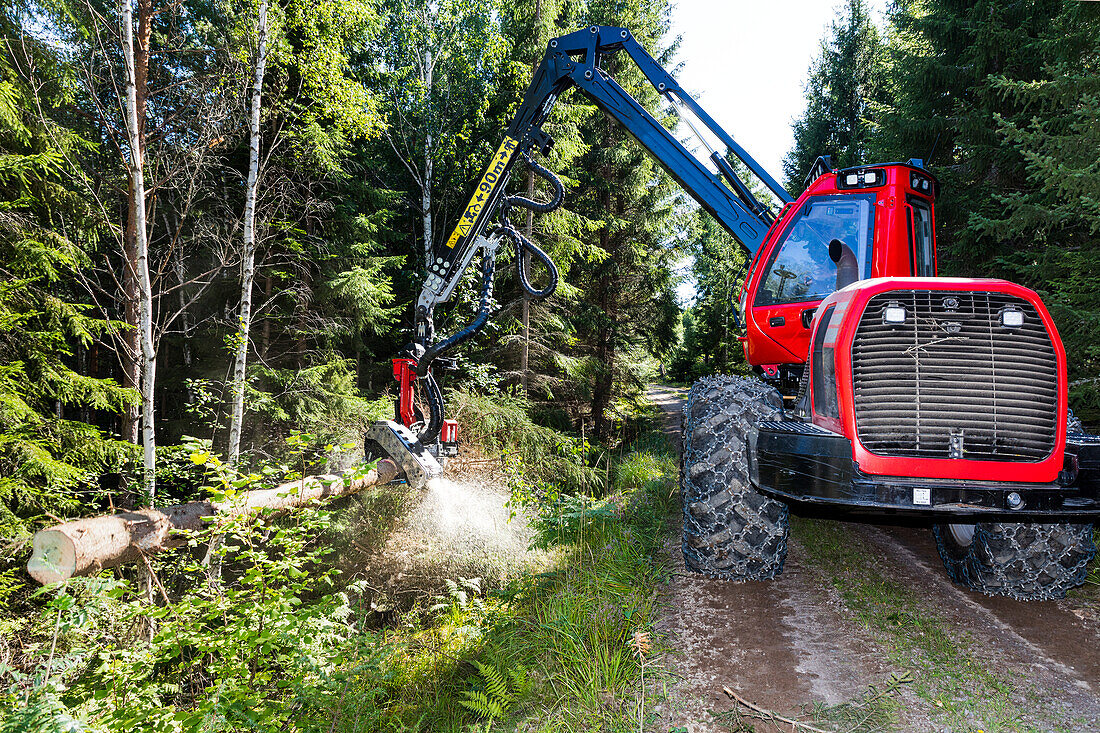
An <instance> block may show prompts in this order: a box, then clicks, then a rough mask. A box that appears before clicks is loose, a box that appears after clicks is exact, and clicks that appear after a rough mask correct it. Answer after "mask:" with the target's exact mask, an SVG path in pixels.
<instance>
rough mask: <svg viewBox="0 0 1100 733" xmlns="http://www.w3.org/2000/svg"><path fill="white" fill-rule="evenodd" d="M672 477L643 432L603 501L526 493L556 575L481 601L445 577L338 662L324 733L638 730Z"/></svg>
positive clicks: (657, 439)
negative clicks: (337, 691) (339, 687)
mask: <svg viewBox="0 0 1100 733" xmlns="http://www.w3.org/2000/svg"><path fill="white" fill-rule="evenodd" d="M523 427H524V426H523V425H522V424H521V425H520V426H519V428H518V429H517V428H516V426H515V425H513V426H512V427H511V429H512V430H513V431H517V430H518V432H519V433H520V434H522V432H523V430H522V428H523ZM676 471H677V467H676V458H675V452H674V450H673V448H672V446H671V445H670V444H669V443H668V441H667V439H666V438H664V436H661V435H657V434H653V433H646V434H643V435H642V436H641V437H640V438H638V439H637V440H635V442H634V443H633V444H632V445H630V446H627V447H625V448H624V450H623V451H622V453H621V458H619V459H617V461H616V463H615V465H614V470H613V472H612V475H613V477H614V478H613V481H612V486H611V487H610V488H611V491H610V493H608V495H605V496H603V497H599V498H597V497H593V496H590V495H585V494H575V493H574V494H566V493H554V492H546V491H540V492H536V494H535V496H538V497H539V498H538V500H537V501H536V502H535V505H534V506H533V507H531V508H532V509H533V510H534V511H535V513H536V516H537V519H536V529H537V542H538V543H539V544H542V545H544V546H556V547H558V548H559V549H560V551H561V558H562V561H561V562H560V563H559V564H558V565H557V567H556V568H555V569H553V570H551V571H549V572H546V573H543V574H541V575H537V576H523V577H517V578H514V579H512V580H511V581H510V582H508V583H507V584H506V585H505V586H504V587H503V588H501V589H499V590H496V591H492V592H484V591H483V587H482V584H481V582H480V579H455V580H454V581H452V582H451V583H450V584H449V585H448V589H447V591H446V592H445V593H443V594H441V595H439V596H438V597H436V598H435V599H433V600H431V601H430V602H420V603H417V604H416V605H415V606H414V607H413V608H412V610H410V611H408V612H407V613H405V614H403V615H402V616H401V617H400V619H399V620H398V621H397V622H396V623H395V624H393V625H392V626H390V627H389V628H387V629H384V630H381V631H378V632H377V633H376V634H375V635H373V636H372V637H371V638H370V639H369V640H366V643H363V644H361V645H360V648H359V654H358V655H356V656H355V658H354V659H353V660H352V661H350V662H349V663H348V665H347V670H345V671H346V673H347V677H348V679H352V680H354V682H353V683H352V685H351V686H350V687H349V688H348V689H347V691H346V693H345V694H344V696H343V698H342V703H341V705H340V706H339V707H338V709H336V710H335V711H334V714H333V716H332V719H331V722H332V729H333V730H338V731H346V732H347V733H351V732H353V731H354V732H355V733H360V732H366V731H374V730H423V731H428V730H431V731H466V730H485V729H488V728H490V727H505V728H506V729H507V728H514V729H518V730H529V731H546V732H548V733H549V732H551V731H573V730H591V729H599V730H607V731H618V730H623V731H626V730H638V719H639V716H643V717H644V716H645V714H646V707H647V704H648V703H647V696H646V691H645V690H644V689H643V677H644V674H643V672H644V669H645V668H646V667H647V665H648V664H650V663H651V662H652V656H653V654H654V651H655V650H654V648H653V643H652V641H651V637H650V634H651V633H652V628H653V624H654V623H655V622H656V620H657V616H658V611H659V609H658V591H659V585H660V584H661V583H662V582H663V581H664V580H665V575H666V573H667V570H666V568H665V567H664V564H663V561H662V558H661V551H662V538H663V537H664V535H665V532H666V531H667V524H668V521H669V517H670V511H671V509H672V508H673V506H674V504H675V501H676V499H675V482H676ZM651 694H655V690H654V691H653V693H651Z"/></svg>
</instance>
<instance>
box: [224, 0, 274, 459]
mask: <svg viewBox="0 0 1100 733" xmlns="http://www.w3.org/2000/svg"><path fill="white" fill-rule="evenodd" d="M256 38H257V41H258V46H257V51H256V68H255V76H254V77H253V79H252V110H251V113H252V116H251V119H250V122H249V124H250V128H249V133H248V183H247V184H246V187H245V196H244V242H243V250H244V252H243V257H242V263H241V312H240V318H239V320H238V329H237V343H236V348H237V353H236V358H235V359H234V361H233V414H232V416H231V417H230V421H229V464H230V465H234V464H236V462H237V458H238V456H239V455H240V452H241V426H242V424H243V423H244V383H245V374H246V367H247V366H248V364H247V362H248V331H249V327H250V326H251V323H252V282H253V280H254V278H255V274H256V191H257V188H258V184H259V171H260V102H261V91H262V89H263V85H264V69H265V67H266V66H267V0H260V14H259V18H258V19H257V21H256Z"/></svg>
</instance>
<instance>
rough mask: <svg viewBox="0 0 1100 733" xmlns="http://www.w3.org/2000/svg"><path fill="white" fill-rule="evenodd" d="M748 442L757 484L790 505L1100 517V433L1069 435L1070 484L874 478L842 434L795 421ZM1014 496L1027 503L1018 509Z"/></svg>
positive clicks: (883, 512) (985, 516)
mask: <svg viewBox="0 0 1100 733" xmlns="http://www.w3.org/2000/svg"><path fill="white" fill-rule="evenodd" d="M750 441H755V446H752V445H750V450H749V452H748V453H749V473H750V478H751V479H752V482H753V484H754V485H755V486H756V488H757V489H758V490H759V491H761V492H762V493H764V494H767V495H769V496H772V497H774V498H776V499H780V500H782V501H785V502H788V503H793V504H804V505H809V506H817V507H822V508H830V509H834V510H840V511H844V512H851V513H860V514H871V515H880V516H890V515H892V516H919V517H928V518H930V519H934V520H938V521H947V520H948V519H950V518H969V519H981V520H1008V521H1052V522H1053V521H1075V520H1079V521H1088V522H1091V521H1095V520H1097V519H1100V495H1098V488H1100V436H1090V435H1070V436H1069V439H1068V440H1067V445H1066V455H1067V461H1066V465H1067V470H1066V471H1063V476H1062V478H1063V479H1065V483H1064V484H1063V483H1051V484H1036V483H1010V482H1001V481H958V480H948V479H920V478H910V477H897V476H873V475H870V474H866V473H863V472H862V471H860V470H859V468H858V467H857V466H856V464H855V461H853V460H852V446H851V443H850V442H849V440H848V439H847V438H845V437H844V436H843V435H837V434H836V433H832V432H829V431H828V430H824V429H822V428H819V427H817V426H816V425H813V424H810V423H804V422H798V421H793V420H785V421H782V422H765V423H761V425H760V427H759V430H758V431H757V432H756V433H755V434H754V435H752V436H750ZM1012 494H1016V495H1018V497H1019V499H1020V500H1021V501H1022V503H1020V504H1019V508H1017V509H1012V508H1010V503H1009V497H1010V495H1012ZM1013 498H1014V499H1015V497H1013Z"/></svg>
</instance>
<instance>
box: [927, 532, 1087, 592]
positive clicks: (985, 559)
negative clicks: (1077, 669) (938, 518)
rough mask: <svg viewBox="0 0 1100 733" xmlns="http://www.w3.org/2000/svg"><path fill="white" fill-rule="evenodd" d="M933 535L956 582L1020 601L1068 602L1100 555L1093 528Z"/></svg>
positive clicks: (937, 533)
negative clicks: (1069, 596)
mask: <svg viewBox="0 0 1100 733" xmlns="http://www.w3.org/2000/svg"><path fill="white" fill-rule="evenodd" d="M932 532H933V534H935V536H936V547H937V548H938V549H939V551H940V558H942V559H943V564H944V566H945V567H946V568H947V573H948V574H949V575H950V576H951V578H952V579H953V580H954V581H955V582H956V583H961V584H962V585H965V586H967V587H968V588H971V589H973V590H977V591H981V592H982V593H985V594H987V595H991V596H1008V597H1009V598H1015V599H1017V600H1021V601H1044V600H1048V599H1051V598H1063V597H1065V595H1066V591H1068V590H1069V589H1071V588H1074V587H1076V586H1078V585H1081V584H1082V583H1084V582H1085V577H1086V576H1087V575H1088V564H1089V560H1091V559H1092V557H1093V555H1095V554H1096V544H1095V543H1094V542H1093V538H1092V525H1091V524H1031V523H1005V522H979V523H978V524H937V525H936V526H935V527H933V528H932Z"/></svg>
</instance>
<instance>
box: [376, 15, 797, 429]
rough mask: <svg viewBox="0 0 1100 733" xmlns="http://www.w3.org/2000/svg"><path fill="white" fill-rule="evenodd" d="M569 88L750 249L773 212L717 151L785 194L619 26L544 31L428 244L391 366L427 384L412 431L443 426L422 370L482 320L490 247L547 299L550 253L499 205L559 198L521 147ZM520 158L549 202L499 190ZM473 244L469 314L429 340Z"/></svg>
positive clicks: (544, 142)
mask: <svg viewBox="0 0 1100 733" xmlns="http://www.w3.org/2000/svg"><path fill="white" fill-rule="evenodd" d="M619 52H625V53H626V54H627V55H628V56H629V57H630V58H631V60H632V61H633V62H634V63H635V64H636V65H637V67H638V68H639V69H640V70H641V72H642V73H643V74H644V75H645V77H646V79H647V80H648V81H649V83H650V84H652V85H653V87H654V88H655V89H656V90H657V92H658V93H659V94H660V95H661V96H662V97H663V98H664V99H666V100H668V102H670V103H671V104H672V107H673V109H674V110H675V111H676V112H677V114H678V115H680V117H681V118H682V119H684V121H685V122H686V123H687V124H688V126H689V127H690V129H691V130H692V132H693V133H694V134H695V135H696V137H697V138H698V141H699V142H700V144H701V145H702V146H703V147H704V148H705V149H706V150H707V152H708V153H709V160H710V163H711V164H712V165H713V166H714V168H715V170H713V171H712V170H710V169H709V168H708V167H707V165H706V164H705V163H703V162H702V161H701V160H700V159H699V158H697V157H696V156H695V155H694V154H693V153H692V152H691V151H689V150H688V149H687V148H686V147H685V146H684V145H683V144H682V143H681V142H680V141H679V140H677V139H676V137H675V136H674V135H673V134H672V133H671V132H669V131H668V130H667V129H666V128H665V127H664V125H662V124H661V123H660V122H659V121H658V120H657V119H656V118H654V116H653V115H652V114H651V113H650V112H649V111H647V110H646V109H645V108H644V107H643V106H642V105H641V104H639V103H638V101H637V100H636V99H634V97H633V96H631V94H630V93H629V92H627V91H626V90H625V89H624V88H623V87H622V86H620V85H619V83H618V82H616V81H615V79H614V78H612V77H611V75H610V74H609V73H608V72H607V71H606V70H605V69H603V68H602V66H601V63H602V61H603V60H604V59H605V58H607V57H609V56H611V55H613V54H616V53H619ZM571 87H576V88H577V89H579V90H580V91H581V92H582V93H583V94H584V95H585V96H587V97H588V98H589V99H591V100H592V101H593V102H595V104H596V105H597V106H598V107H599V108H600V109H602V110H603V111H604V112H606V113H607V114H609V115H610V116H612V117H613V118H615V119H616V120H617V121H618V122H619V123H620V124H621V125H622V126H623V127H624V128H625V129H626V131H627V132H629V133H630V134H631V136H633V137H634V138H635V139H636V140H637V141H638V142H639V143H640V144H641V145H642V147H644V148H645V149H646V150H647V151H648V152H649V153H650V154H651V155H652V156H653V157H654V159H655V160H656V161H657V162H658V163H660V164H661V166H662V167H663V168H664V169H665V170H666V171H667V172H668V173H669V175H671V176H672V178H673V179H675V180H676V181H677V182H678V183H679V184H680V185H681V186H682V187H683V188H684V190H685V191H687V192H688V193H689V194H690V195H691V196H692V197H693V198H694V199H695V200H696V201H698V202H699V204H700V206H702V207H703V209H705V210H706V211H708V212H709V213H710V214H711V215H712V216H714V218H715V219H717V220H718V222H719V223H720V224H721V225H722V226H723V227H725V229H726V230H727V231H728V232H729V233H730V234H731V235H732V236H733V237H734V238H735V239H736V240H737V241H738V242H740V243H741V244H742V245H743V246H744V247H745V248H746V249H747V250H748V251H749V252H750V253H755V252H756V251H757V249H759V247H760V245H761V244H762V243H763V241H764V238H765V236H766V234H767V231H768V227H769V226H770V225H771V224H772V222H773V221H774V220H775V214H774V212H773V211H772V210H771V209H770V208H769V206H768V205H767V204H766V203H764V202H761V201H760V200H759V199H758V198H757V197H756V196H755V195H754V194H753V193H752V191H751V190H750V188H749V186H747V185H746V184H745V183H744V181H742V180H741V178H740V176H739V175H738V173H737V172H736V170H735V168H734V164H732V163H731V162H730V161H729V160H728V159H727V158H726V155H727V154H732V155H733V156H734V157H735V158H736V160H737V161H739V162H740V163H741V164H742V165H743V166H744V168H745V169H746V170H747V171H748V172H749V173H751V175H753V176H754V177H755V178H757V179H758V180H759V181H760V182H761V183H763V185H764V186H765V187H766V188H767V189H768V190H769V191H770V192H771V195H772V196H774V197H775V198H776V199H778V201H779V202H780V203H782V204H786V203H788V202H790V201H791V197H790V195H789V194H788V193H787V192H786V190H784V189H783V187H782V186H780V185H779V183H778V182H777V181H776V180H775V179H774V178H772V176H771V175H770V174H769V173H768V172H767V171H765V170H764V168H763V167H762V166H761V165H760V164H759V163H758V162H757V161H756V160H755V159H754V158H753V157H752V156H750V155H749V154H748V152H747V151H746V150H745V149H744V148H743V147H741V146H740V145H739V144H738V143H737V142H736V141H735V140H734V139H733V137H732V136H731V135H730V134H729V133H727V132H726V131H725V130H723V129H722V128H721V127H720V126H719V125H718V123H717V122H715V121H714V119H713V118H712V117H711V116H710V115H709V114H708V113H707V112H706V110H704V109H703V108H702V107H700V106H699V104H698V103H697V102H696V101H695V100H694V99H693V98H692V97H691V95H690V94H688V93H687V92H685V91H684V90H683V88H682V87H681V86H680V85H679V83H678V82H677V81H676V80H675V79H674V78H673V77H672V75H671V74H669V73H668V71H667V70H665V69H664V68H663V67H662V66H661V65H660V64H659V63H658V62H657V61H656V60H654V59H653V57H652V56H650V55H649V53H648V52H647V51H646V50H645V49H644V48H643V47H642V46H641V44H639V43H638V41H637V40H636V39H635V38H634V35H633V34H632V33H631V32H630V31H629V30H627V29H626V28H618V27H611V26H591V27H589V28H587V29H584V30H579V31H575V32H573V33H570V34H568V35H565V36H561V37H559V38H555V39H552V40H551V41H550V42H549V44H548V45H547V49H546V54H545V56H544V57H543V59H542V62H541V63H540V64H539V66H538V68H537V69H536V71H535V74H534V77H533V78H532V80H531V83H530V85H529V86H528V88H527V91H526V93H525V94H524V97H523V101H522V102H521V104H520V106H519V108H518V110H517V111H516V114H515V117H514V118H513V119H512V122H511V124H509V126H508V129H507V130H506V132H505V135H504V140H503V142H502V143H501V145H500V147H499V148H498V149H497V151H496V153H495V154H494V155H493V158H492V160H491V161H490V162H489V165H488V167H487V168H486V170H485V173H484V175H483V176H482V178H481V180H480V181H479V183H478V185H477V187H476V188H475V190H474V193H473V195H472V196H471V198H470V201H469V203H468V204H467V206H466V209H465V210H464V212H463V214H462V217H461V218H460V219H459V222H458V224H457V225H456V226H455V229H454V231H453V232H452V233H451V235H450V236H449V237H448V238H447V240H446V241H445V243H444V246H443V248H442V250H441V251H437V252H436V258H435V261H434V262H431V263H429V272H428V273H427V279H426V280H425V283H424V286H423V289H422V290H421V293H420V297H419V299H418V301H417V306H416V319H415V327H414V329H415V336H414V341H413V343H412V344H410V346H409V348H408V353H407V358H406V359H404V360H403V362H402V363H403V365H404V366H401V365H399V366H398V368H397V371H398V372H402V370H411V371H412V372H414V373H415V376H416V377H418V378H421V379H423V380H424V383H425V386H426V388H427V397H428V405H429V410H430V419H429V420H428V422H427V425H426V426H425V428H424V429H423V431H422V432H420V437H421V439H422V440H425V441H435V440H436V438H437V437H438V436H439V433H440V430H441V429H443V428H444V425H443V419H442V412H443V406H442V396H441V394H440V391H439V388H438V387H437V386H436V384H435V381H434V379H433V377H432V375H431V371H430V369H431V365H432V363H433V361H434V360H435V359H436V358H437V357H439V356H440V355H442V354H443V353H444V352H446V351H448V350H449V349H451V348H453V347H454V346H456V345H457V344H458V343H460V342H461V341H464V340H466V339H467V338H469V337H470V336H472V335H473V334H474V333H476V332H477V331H478V330H480V328H481V327H482V326H484V325H485V323H486V322H487V321H488V318H489V311H490V308H491V302H492V281H493V275H494V272H495V255H496V251H497V249H498V248H499V246H500V245H501V244H502V243H503V241H504V240H506V239H507V240H510V241H512V242H513V243H514V245H515V249H516V261H517V267H518V269H519V281H520V283H521V285H522V287H523V288H524V289H525V290H526V291H527V292H528V294H529V295H531V296H532V297H535V298H544V297H547V296H549V295H550V294H551V293H552V292H553V291H554V289H555V287H556V285H557V270H556V268H555V267H554V263H553V261H552V260H551V259H550V258H549V257H548V256H547V255H546V253H545V252H543V251H542V250H541V249H539V248H538V247H537V246H536V245H535V244H534V243H532V242H530V241H529V240H527V239H526V238H525V237H523V235H522V234H520V233H519V231H518V230H517V229H516V228H515V227H513V226H512V225H511V224H510V223H509V221H508V211H509V209H510V208H512V207H513V206H515V207H520V208H526V209H531V210H534V211H539V212H543V213H546V212H549V211H551V210H553V209H554V208H556V207H557V206H558V205H560V203H561V200H562V197H563V195H564V191H563V188H562V186H561V183H560V181H558V179H557V178H556V177H555V176H554V175H553V174H552V173H551V172H550V171H549V170H547V169H545V168H543V167H542V166H541V165H539V164H538V163H536V162H534V161H533V160H532V159H531V153H532V152H533V151H534V150H538V151H541V152H542V153H543V154H546V153H548V152H549V150H550V147H551V146H552V145H553V140H552V139H551V137H550V136H549V135H548V134H547V133H546V132H544V131H543V130H542V125H543V123H544V122H545V121H546V119H547V118H548V117H549V115H550V112H551V111H552V109H553V107H554V104H555V102H556V101H557V100H558V98H559V97H560V96H561V95H562V94H563V93H564V92H565V91H567V90H568V89H570V88H571ZM692 117H694V120H693V119H692ZM708 134H709V135H710V136H711V137H713V138H714V139H715V140H717V141H718V142H719V143H720V144H721V145H724V146H725V147H726V150H727V153H722V152H720V151H718V150H717V149H715V147H714V146H713V145H712V143H711V140H710V139H708V137H707V136H708ZM521 157H522V158H524V159H525V160H526V161H527V164H528V165H529V166H530V167H531V168H532V170H534V171H535V172H536V173H537V174H538V175H540V176H541V177H543V178H544V179H546V180H548V181H549V182H550V183H551V184H552V186H553V187H554V199H553V200H552V201H551V202H548V203H539V202H535V201H531V200H529V199H526V198H522V197H519V196H507V195H505V193H504V191H505V188H506V186H507V182H508V178H509V175H510V173H511V171H512V167H513V165H514V164H515V162H516V160H517V159H518V158H521ZM498 211H499V212H500V213H501V223H500V224H499V225H496V226H492V227H491V226H490V221H491V220H492V219H493V217H494V216H495V215H496V214H497V212H498ZM479 251H480V252H482V253H483V256H482V293H481V306H480V309H479V312H478V315H477V316H476V317H475V319H474V321H473V322H472V323H471V324H470V325H468V326H467V327H466V328H464V329H462V330H460V331H459V332H457V333H455V334H453V335H451V336H450V337H448V338H446V339H439V340H437V339H436V338H435V332H434V331H435V328H434V323H433V315H434V311H435V307H436V306H437V305H439V304H441V303H445V302H447V301H448V300H449V299H450V298H451V295H452V294H453V292H454V290H455V288H456V287H457V285H458V283H459V282H460V281H461V280H462V277H463V276H464V274H465V273H466V271H467V270H468V269H469V268H470V266H471V264H472V262H473V259H474V257H475V255H476V254H477V253H478V252H479ZM524 253H528V254H530V255H532V256H533V257H534V258H535V259H538V260H539V261H541V262H542V264H543V265H544V266H545V267H546V268H547V271H548V272H549V284H548V285H547V286H545V287H544V288H542V289H536V288H534V287H533V286H532V285H531V284H530V280H529V279H528V274H527V272H526V265H525V261H526V258H525V257H524V256H523V255H524ZM398 379H399V380H400V381H401V382H402V384H403V385H411V384H412V383H413V382H414V381H415V380H414V379H410V378H408V377H407V376H405V377H403V376H402V374H401V373H399V374H398ZM400 402H402V403H403V404H404V410H403V411H402V410H400V409H399V413H401V415H400V416H401V418H402V420H403V422H406V424H408V423H409V421H410V417H411V416H412V415H413V407H412V395H411V386H409V387H408V388H407V389H403V390H402V395H401V399H400Z"/></svg>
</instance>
